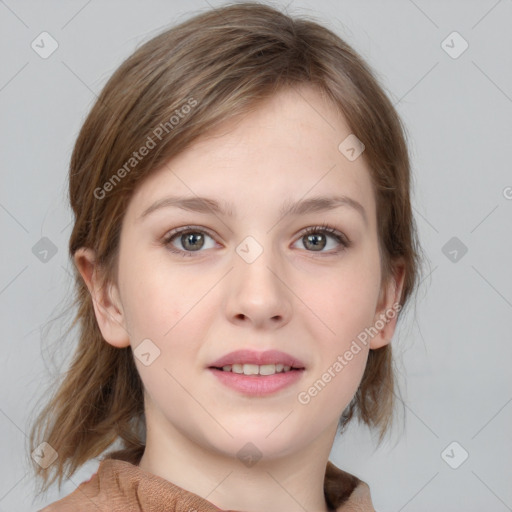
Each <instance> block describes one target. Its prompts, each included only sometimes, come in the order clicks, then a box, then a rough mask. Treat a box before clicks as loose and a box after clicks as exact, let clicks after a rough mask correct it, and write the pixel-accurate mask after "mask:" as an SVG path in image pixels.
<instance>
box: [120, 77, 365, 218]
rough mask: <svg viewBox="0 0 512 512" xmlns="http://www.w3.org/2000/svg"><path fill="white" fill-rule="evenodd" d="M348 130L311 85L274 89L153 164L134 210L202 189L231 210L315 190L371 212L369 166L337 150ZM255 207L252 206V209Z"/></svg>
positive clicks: (276, 205) (278, 202) (274, 205)
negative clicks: (162, 162)
mask: <svg viewBox="0 0 512 512" xmlns="http://www.w3.org/2000/svg"><path fill="white" fill-rule="evenodd" d="M350 135H351V130H350V127H349V126H348V124H347V122H346V119H345V118H344V116H343V115H342V114H341V112H339V110H338V109H336V108H334V105H333V104H332V103H331V102H330V101H329V100H328V99H327V98H325V97H324V96H323V95H322V94H321V93H320V92H319V91H318V90H317V89H315V88H312V87H311V86H301V87H297V88H295V87H294V88H289V89H284V90H281V91H279V92H278V93H276V94H274V95H273V96H271V97H270V98H268V99H267V100H265V101H264V102H263V103H260V104H259V105H257V106H256V107H255V108H254V110H252V111H251V112H250V113H249V114H246V115H244V116H240V117H237V118H234V119H231V120H228V121H226V122H225V123H223V124H222V125H220V126H219V127H217V129H215V131H212V132H209V133H207V134H205V135H203V136H201V137H200V138H198V139H197V140H196V141H195V142H194V143H193V144H192V145H191V146H190V147H189V148H187V149H186V150H185V151H183V152H182V153H180V154H179V155H177V156H175V157H174V158H172V159H171V160H169V161H168V162H167V163H166V164H165V165H164V166H162V167H161V168H159V169H155V171H153V172H152V173H151V174H150V176H149V177H148V178H147V179H146V180H145V182H144V183H143V184H141V186H139V187H138V189H137V190H136V192H135V194H134V196H133V197H132V201H131V203H130V208H129V209H130V210H131V213H132V214H133V215H134V216H135V217H138V216H140V215H141V214H142V213H143V211H144V210H145V209H147V207H148V206H149V205H150V204H151V203H154V202H155V201H157V200H159V199H162V198H164V197H165V196H166V195H170V194H172V195H174V196H176V195H179V196H182V197H183V196H190V197H195V196H206V197H211V198H216V199H218V202H223V203H226V204H229V208H230V209H231V211H232V213H233V214H234V215H235V216H238V215H240V216H241V215H244V214H247V215H248V214H252V215H254V212H255V211H260V212H261V211H262V209H273V210H275V212H274V213H276V212H278V211H282V207H283V204H284V203H290V202H294V201H297V200H299V199H307V198H309V197H312V196H316V195H326V194H331V195H333V194H336V195H344V196H346V197H350V198H352V199H354V200H356V201H358V202H359V203H361V204H362V205H363V206H364V209H365V210H366V212H367V214H368V217H369V219H370V220H371V219H373V218H374V217H375V202H374V196H373V187H372V184H371V177H370V173H369V169H368V168H367V165H366V163H365V160H364V159H363V158H362V157H360V158H357V159H355V160H353V161H350V160H349V159H347V157H346V156H345V155H344V153H342V151H341V150H340V144H341V143H342V142H343V141H344V140H346V139H347V137H348V136H350ZM255 208H256V210H255Z"/></svg>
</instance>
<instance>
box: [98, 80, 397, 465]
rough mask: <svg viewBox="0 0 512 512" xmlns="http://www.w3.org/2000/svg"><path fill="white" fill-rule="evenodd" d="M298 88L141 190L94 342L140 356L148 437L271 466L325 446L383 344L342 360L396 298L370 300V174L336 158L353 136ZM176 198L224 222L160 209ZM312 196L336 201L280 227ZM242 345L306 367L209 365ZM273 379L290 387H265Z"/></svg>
mask: <svg viewBox="0 0 512 512" xmlns="http://www.w3.org/2000/svg"><path fill="white" fill-rule="evenodd" d="M299 91H300V94H298V92H296V91H294V90H287V91H282V92H280V93H279V94H277V95H275V96H274V97H273V98H271V99H270V100H268V101H267V103H265V104H264V105H262V106H260V107H259V108H258V109H257V110H256V111H254V112H252V113H251V114H250V115H248V116H246V117H245V118H243V119H242V120H241V121H240V120H238V121H237V122H230V123H229V124H226V125H225V126H223V127H222V130H219V131H218V132H217V133H215V134H211V136H210V137H208V138H204V139H202V140H201V141H199V142H196V143H195V144H194V145H193V147H191V148H190V149H188V150H187V151H185V152H184V153H182V154H180V155H179V156H178V157H176V158H174V159H172V160H171V161H169V162H168V163H167V164H166V165H165V166H164V167H162V168H161V169H157V170H155V172H154V173H153V174H152V175H151V176H150V177H149V178H148V179H147V180H146V181H145V182H143V183H142V184H141V186H140V187H139V188H138V189H137V191H136V192H135V194H134V195H133V197H132V199H131V202H130V204H129V207H128V209H127V211H126V215H125V217H124V220H123V224H122V231H121V239H120V253H119V268H118V284H117V285H116V286H114V292H115V294H114V300H113V303H114V304H115V305H112V306H108V305H107V308H108V307H111V308H112V309H111V310H110V318H113V317H115V318H116V322H117V324H119V325H120V326H122V329H120V328H118V329H117V331H116V330H115V329H116V327H115V325H110V326H109V325H108V320H107V319H101V313H99V312H98V311H97V316H98V320H99V322H100V328H101V329H102V333H103V335H104V337H105V339H106V340H107V341H108V342H110V343H111V344H113V345H115V346H119V347H121V346H127V345H128V344H131V346H132V348H133V350H134V353H135V354H136V357H135V363H136V365H137V369H138V371H139V373H140V376H141V379H142V382H143V385H144V389H145V401H146V421H147V424H148V426H149V425H151V423H152V422H153V423H154V424H156V423H159V426H160V427H161V428H164V429H166V430H167V431H168V432H179V433H180V435H182V436H185V437H186V438H187V439H190V440H192V441H193V442H194V443H198V444H199V445H201V446H203V447H208V449H210V450H211V449H213V450H215V451H217V452H219V453H223V454H227V455H229V456H233V455H234V454H236V452H237V451H238V450H239V449H240V447H241V446H243V445H244V444H245V443H246V442H252V443H253V444H254V445H255V446H257V447H258V449H259V450H260V451H261V452H262V453H263V454H264V455H266V456H268V457H270V458H271V457H273V456H279V455H283V454H286V453H292V452H294V451H297V450H300V448H301V447H305V446H307V445H309V444H310V443H311V442H312V440H314V439H316V438H317V437H318V436H319V435H321V434H323V435H325V433H326V432H329V435H330V436H332V435H334V433H335V429H336V426H337V423H338V421H339V417H340V415H341V413H342V411H343V410H344V408H345V407H346V406H347V405H348V403H349V402H350V400H351V399H352V397H353V395H354V394H355V392H356V390H357V388H358V386H359V383H360V381H361V378H362V375H363V371H364V368H365V364H366V360H367V356H368V350H369V348H370V347H373V348H376V347H377V346H380V345H382V344H385V343H387V342H389V339H385V337H387V338H390V333H389V331H384V333H383V334H379V335H378V336H374V337H373V338H372V339H371V343H370V338H368V342H367V343H366V344H365V343H361V342H359V343H358V347H359V351H358V352H356V350H355V349H354V348H353V349H352V357H351V358H350V359H348V357H345V356H344V354H346V352H347V351H350V349H351V346H352V347H354V343H353V342H354V340H357V339H358V335H360V334H361V333H362V332H363V331H364V330H365V328H369V327H371V326H373V325H374V324H375V321H376V319H378V318H379V316H378V315H379V314H380V313H382V312H383V311H384V309H386V308H388V307H389V305H390V304H391V303H393V300H390V299H389V298H388V299H387V302H386V303H385V304H383V303H382V301H381V300H380V293H381V288H380V283H381V272H380V259H379V248H378V239H377V224H376V204H375V197H374V194H373V191H372V183H371V178H370V174H369V171H368V168H367V167H366V164H365V162H364V160H363V158H362V157H359V158H357V159H355V160H353V161H350V160H349V159H347V158H346V157H345V156H344V154H343V153H341V152H340V150H339V149H338V146H339V145H340V143H341V142H342V141H343V140H344V139H345V138H346V137H347V136H348V135H349V134H350V133H351V130H350V128H349V127H348V126H347V124H346V122H345V120H344V118H343V117H341V116H340V115H339V114H336V113H335V110H334V109H333V108H332V106H331V105H330V104H328V103H327V102H326V100H324V99H323V97H322V96H321V95H319V93H318V92H317V91H316V90H314V89H310V88H307V87H302V88H300V89H299ZM176 197H181V198H189V199H190V198H193V199H196V200H197V197H202V198H208V199H210V200H211V201H215V202H216V203H217V204H218V205H219V208H220V209H222V210H224V212H221V211H220V210H219V211H218V210H216V209H213V207H212V204H213V203H204V202H200V201H196V203H195V204H193V203H190V202H189V203H188V207H186V206H187V204H183V205H182V206H183V207H180V206H179V205H178V204H171V203H172V201H171V200H170V198H176ZM319 197H328V198H333V197H342V198H345V200H344V201H340V202H339V203H336V204H332V205H331V207H330V209H325V208H315V207H314V203H313V204H312V205H313V207H311V208H309V209H307V208H303V209H302V210H301V209H300V208H295V211H292V212H289V213H287V214H285V215H281V209H282V208H283V209H285V208H287V207H288V208H289V206H290V205H291V204H293V203H296V202H300V201H307V200H310V199H313V198H319ZM165 200H168V201H165ZM201 204H202V205H203V207H202V208H198V209H197V208H195V207H197V206H198V205H199V206H201ZM205 204H206V207H205ZM318 205H320V206H322V204H321V203H317V206H318ZM310 206H311V205H310ZM324 206H325V204H324ZM325 226H328V229H327V230H325V229H324V228H325ZM308 230H309V231H308ZM143 340H145V341H143ZM141 343H142V344H141ZM139 345H140V347H139ZM138 347H139V348H138ZM142 348H143V349H142ZM241 349H247V350H251V351H255V352H264V351H268V350H278V351H281V352H284V353H286V354H289V355H290V356H292V357H293V358H295V359H296V360H297V361H300V363H298V364H297V365H296V366H301V367H302V369H301V370H290V371H291V372H292V373H294V375H293V378H288V376H287V375H288V374H284V375H286V377H284V378H282V377H283V375H280V376H279V375H278V376H277V378H276V376H274V377H272V379H270V378H269V377H265V376H254V375H253V376H248V377H237V376H236V375H233V374H230V375H229V376H226V374H223V375H222V376H221V375H219V373H220V371H219V370H213V369H211V368H210V367H211V366H212V364H213V363H214V362H215V361H216V360H218V359H219V358H221V357H222V356H225V355H226V354H229V353H230V352H232V351H236V350H241ZM141 356H142V357H141ZM340 357H341V359H342V360H343V361H344V362H343V363H341V359H340ZM337 361H338V363H339V364H338V365H336V362H337ZM276 362H277V361H276ZM340 365H342V369H341V370H340ZM270 371H271V370H270ZM326 373H328V374H329V375H327V377H326ZM329 376H330V378H329ZM235 379H238V382H242V381H244V382H248V381H247V379H251V381H252V383H254V379H262V380H263V379H268V381H269V382H270V381H271V380H272V382H273V383H274V384H269V386H270V391H268V389H267V393H266V394H263V393H260V394H257V392H256V391H254V389H255V388H254V389H253V388H251V389H252V391H250V390H246V391H243V390H241V389H240V388H236V387H233V385H232V384H230V383H229V382H231V383H233V382H234V381H235ZM279 379H281V380H280V381H279V382H281V381H282V382H284V383H285V384H286V385H285V386H284V387H281V388H280V389H277V388H275V389H274V388H272V386H273V385H275V383H276V382H277V381H278V380H279ZM319 380H321V381H322V383H323V384H322V385H318V384H317V386H316V388H315V389H316V392H315V391H311V389H312V387H314V386H315V383H318V381H319ZM228 381H229V382H228ZM241 385H243V382H242V384H241ZM258 386H259V385H258ZM276 386H277V387H279V386H278V385H276ZM262 387H263V384H262V385H261V387H258V389H260V390H261V389H262ZM292 412H293V414H291V413H292ZM284 418H286V419H284Z"/></svg>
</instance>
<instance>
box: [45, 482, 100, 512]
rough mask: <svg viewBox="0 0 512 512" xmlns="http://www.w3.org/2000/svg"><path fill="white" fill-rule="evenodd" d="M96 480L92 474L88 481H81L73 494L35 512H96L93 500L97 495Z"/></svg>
mask: <svg viewBox="0 0 512 512" xmlns="http://www.w3.org/2000/svg"><path fill="white" fill-rule="evenodd" d="M97 480H98V477H97V473H94V474H93V475H92V476H91V478H89V480H85V481H83V482H82V483H81V484H80V485H79V486H78V487H77V488H76V489H75V490H74V491H73V492H71V493H70V494H68V495H67V496H64V497H63V498H61V499H60V500H58V501H55V502H53V503H51V504H49V505H47V506H46V507H44V508H42V509H40V510H38V511H37V512H69V511H73V512H89V511H91V512H92V511H94V512H98V507H97V505H96V504H95V502H94V498H95V497H97V495H98V483H97Z"/></svg>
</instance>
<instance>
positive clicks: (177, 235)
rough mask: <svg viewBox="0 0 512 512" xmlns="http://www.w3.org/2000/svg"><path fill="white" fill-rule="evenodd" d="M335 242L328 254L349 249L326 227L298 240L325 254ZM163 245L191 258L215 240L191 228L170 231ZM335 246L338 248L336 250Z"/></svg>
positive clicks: (306, 232) (340, 235)
mask: <svg viewBox="0 0 512 512" xmlns="http://www.w3.org/2000/svg"><path fill="white" fill-rule="evenodd" d="M205 237H206V238H209V239H211V240H212V243H211V244H210V246H209V247H207V246H205ZM329 238H330V239H331V240H334V241H335V247H334V250H332V251H329V253H330V254H333V253H338V252H341V251H343V250H344V249H346V248H348V247H350V245H351V244H350V241H349V240H348V239H347V237H346V236H345V235H343V233H340V232H339V231H338V230H336V229H334V228H332V227H330V226H327V225H323V226H312V227H309V228H307V229H306V230H304V231H303V232H302V233H301V234H300V236H299V239H298V241H299V240H302V243H303V246H304V247H306V248H312V250H310V251H308V252H327V251H322V249H325V247H326V246H327V245H328V239H329ZM175 240H178V242H179V243H180V244H181V246H182V249H180V248H176V246H175V245H174V241H175ZM163 243H164V245H165V246H167V247H168V248H169V250H170V251H171V252H173V253H176V254H180V255H181V256H192V255H193V253H194V252H201V249H203V248H204V249H212V248H214V247H215V240H213V237H212V236H211V235H209V234H208V233H207V232H206V231H204V230H203V229H199V228H194V227H192V226H187V227H185V228H180V229H177V230H174V231H172V232H171V233H169V234H168V235H167V236H166V237H165V238H164V242H163ZM336 245H337V246H338V248H336Z"/></svg>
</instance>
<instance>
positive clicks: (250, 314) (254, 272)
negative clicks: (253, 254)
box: [226, 250, 293, 329]
mask: <svg viewBox="0 0 512 512" xmlns="http://www.w3.org/2000/svg"><path fill="white" fill-rule="evenodd" d="M249 261H250V260H246V259H244V258H243V257H240V256H239V255H238V254H235V258H234V268H233V270H232V271H231V272H230V274H229V282H228V283H227V290H228V300H227V306H226V307H227V311H226V312H227V315H228V318H229V319H230V321H231V322H233V323H237V324H240V325H243V324H250V325H251V326H252V327H254V328H259V329H264V328H271V329H276V328H279V327H282V326H284V325H286V324H287V323H288V322H289V321H290V318H291V314H292V303H291V300H292V297H293V293H292V292H291V290H290V288H289V287H288V286H287V284H286V278H285V275H284V271H283V268H282V266H281V265H280V264H279V259H278V258H277V257H275V255H274V254H273V253H272V251H271V250H263V252H262V253H261V254H260V255H259V256H258V257H257V258H256V259H255V260H254V261H252V262H249Z"/></svg>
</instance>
